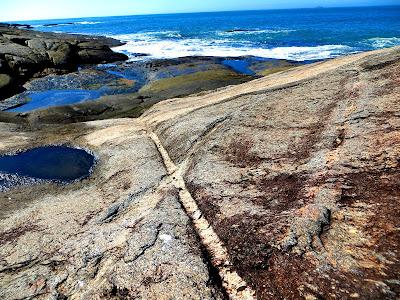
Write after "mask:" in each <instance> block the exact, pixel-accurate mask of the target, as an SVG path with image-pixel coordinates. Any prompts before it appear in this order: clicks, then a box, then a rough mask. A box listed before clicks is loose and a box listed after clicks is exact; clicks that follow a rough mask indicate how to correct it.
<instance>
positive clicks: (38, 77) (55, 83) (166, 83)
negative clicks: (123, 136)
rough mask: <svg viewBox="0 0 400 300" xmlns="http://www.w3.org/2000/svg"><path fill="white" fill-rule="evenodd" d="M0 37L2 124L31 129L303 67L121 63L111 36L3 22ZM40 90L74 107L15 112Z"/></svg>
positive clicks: (249, 60) (267, 62)
mask: <svg viewBox="0 0 400 300" xmlns="http://www.w3.org/2000/svg"><path fill="white" fill-rule="evenodd" d="M20 26H22V25H20ZM0 40H1V41H0V42H1V43H0V62H1V61H2V63H1V66H2V67H0V79H1V80H2V82H3V84H2V86H3V87H2V88H1V94H0V95H1V96H0V100H1V99H3V101H1V103H0V108H1V111H0V120H1V121H6V122H14V123H31V124H35V126H36V125H37V124H38V123H73V122H83V121H91V120H99V119H109V118H117V117H138V116H140V115H141V114H142V113H143V112H144V111H145V110H147V109H148V108H149V107H151V106H152V105H153V104H155V103H157V102H159V101H162V100H165V99H170V98H176V97H184V96H187V95H191V94H196V93H201V92H204V91H208V90H213V89H217V88H221V87H224V86H228V85H235V84H240V83H243V82H246V81H249V80H253V79H256V78H259V77H262V76H265V75H268V74H272V73H274V72H282V71H285V70H288V69H290V68H293V67H296V66H299V65H301V64H300V63H298V62H291V61H286V60H277V59H261V58H255V57H237V58H235V57H227V58H224V57H182V58H176V59H146V60H142V61H127V62H125V61H124V60H126V58H127V57H126V56H125V55H124V54H121V53H115V52H113V51H112V50H111V49H110V47H114V46H118V45H120V42H119V41H116V40H113V39H110V38H103V37H87V36H79V35H67V34H55V33H42V32H37V31H32V30H26V29H19V28H16V27H15V26H11V27H10V26H7V25H3V26H0ZM143 55H144V54H143ZM78 67H79V70H78ZM51 91H54V95H51ZM40 93H42V94H46V95H47V97H53V98H55V97H56V96H57V95H56V93H62V94H63V95H65V97H66V98H68V99H71V102H72V103H68V101H63V99H59V100H57V101H56V102H57V103H64V104H58V105H57V106H56V107H52V106H49V107H40V106H37V107H36V109H35V110H32V111H26V112H25V111H24V112H14V109H13V108H18V107H19V106H23V105H25V104H27V103H29V102H31V101H32V99H37V98H39V97H41V96H40ZM77 93H78V96H77V97H78V98H77V99H76V100H73V97H74V95H76V94H77ZM15 94H17V95H15ZM13 95H15V96H13ZM79 95H80V96H79ZM63 97H64V96H63ZM79 99H90V100H95V101H89V102H87V101H81V102H79ZM33 106H34V105H33ZM16 111H18V110H16Z"/></svg>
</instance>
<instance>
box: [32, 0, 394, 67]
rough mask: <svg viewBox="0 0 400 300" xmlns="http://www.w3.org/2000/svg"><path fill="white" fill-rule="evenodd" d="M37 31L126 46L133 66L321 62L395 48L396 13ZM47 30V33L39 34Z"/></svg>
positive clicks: (170, 20) (261, 15)
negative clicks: (237, 59) (139, 62)
mask: <svg viewBox="0 0 400 300" xmlns="http://www.w3.org/2000/svg"><path fill="white" fill-rule="evenodd" d="M29 23H30V24H31V25H33V26H35V28H36V29H37V30H42V31H57V32H68V33H82V34H94V35H106V36H111V37H115V38H117V39H120V40H123V41H126V42H127V44H126V45H124V46H122V47H118V48H117V49H116V50H117V51H121V52H125V53H128V54H129V55H130V56H131V58H132V59H147V58H144V57H138V56H137V55H136V54H148V55H149V56H150V57H153V58H173V57H182V56H192V55H204V56H242V55H253V56H258V57H266V58H283V59H292V60H297V61H303V60H313V59H325V58H331V57H336V56H339V55H343V54H349V53H354V52H359V51H366V50H373V49H379V48H384V47H391V46H395V45H400V6H386V7H383V6H382V7H363V8H361V7H359V8H315V9H292V10H265V11H235V12H216V13H193V14H168V15H140V16H123V17H102V18H80V19H64V20H45V21H31V22H29ZM46 24H47V25H48V24H53V25H51V26H44V25H46Z"/></svg>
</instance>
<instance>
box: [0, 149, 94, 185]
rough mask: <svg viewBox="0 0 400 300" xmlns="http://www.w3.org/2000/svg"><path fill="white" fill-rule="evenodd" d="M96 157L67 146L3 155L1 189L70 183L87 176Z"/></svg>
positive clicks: (0, 165)
mask: <svg viewBox="0 0 400 300" xmlns="http://www.w3.org/2000/svg"><path fill="white" fill-rule="evenodd" d="M94 164H95V157H94V156H93V155H92V154H90V153H88V152H87V151H85V150H82V149H77V148H72V147H67V146H44V147H39V148H33V149H30V150H26V151H24V152H20V153H16V154H10V155H3V156H0V174H1V175H2V176H1V180H0V188H2V189H4V188H7V187H12V186H14V185H19V184H21V183H22V184H23V183H24V182H35V181H39V182H40V181H55V182H60V183H69V182H72V181H75V180H80V179H83V178H86V177H88V176H89V175H90V174H91V171H92V168H93V166H94Z"/></svg>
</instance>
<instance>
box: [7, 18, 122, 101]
mask: <svg viewBox="0 0 400 300" xmlns="http://www.w3.org/2000/svg"><path fill="white" fill-rule="evenodd" d="M18 27H20V26H11V25H8V24H0V100H2V99H5V98H7V97H9V96H11V95H13V94H15V93H17V92H20V91H22V90H23V89H22V85H23V84H24V83H25V82H27V81H28V80H30V79H31V78H37V77H41V76H45V75H49V74H65V73H68V72H71V71H75V70H77V68H78V66H80V65H84V64H98V63H110V62H115V61H121V60H126V59H127V58H128V57H127V56H126V55H124V54H121V53H116V52H113V51H112V50H111V49H110V47H115V46H118V45H122V43H121V42H119V41H117V40H114V39H110V38H103V37H87V36H81V35H68V34H54V33H43V32H38V31H32V30H26V29H20V28H18Z"/></svg>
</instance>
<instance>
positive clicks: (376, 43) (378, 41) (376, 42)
mask: <svg viewBox="0 0 400 300" xmlns="http://www.w3.org/2000/svg"><path fill="white" fill-rule="evenodd" d="M367 43H369V44H370V45H371V46H372V47H374V48H376V49H380V48H387V47H394V46H399V45H400V38H398V37H391V38H381V37H376V38H372V39H368V40H367Z"/></svg>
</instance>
